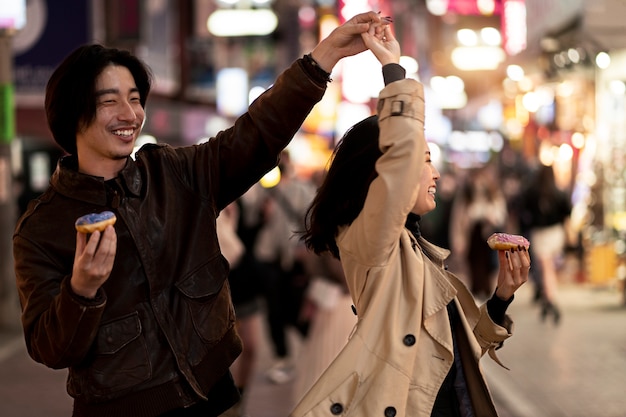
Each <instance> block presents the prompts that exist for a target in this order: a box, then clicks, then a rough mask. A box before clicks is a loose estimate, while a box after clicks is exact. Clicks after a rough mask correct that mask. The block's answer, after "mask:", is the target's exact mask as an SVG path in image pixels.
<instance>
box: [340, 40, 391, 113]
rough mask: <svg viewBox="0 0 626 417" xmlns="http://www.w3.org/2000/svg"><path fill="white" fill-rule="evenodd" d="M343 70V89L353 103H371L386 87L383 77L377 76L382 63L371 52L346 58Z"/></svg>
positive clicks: (344, 94)
mask: <svg viewBox="0 0 626 417" xmlns="http://www.w3.org/2000/svg"><path fill="white" fill-rule="evenodd" d="M342 71H343V72H342V76H341V78H342V81H343V82H342V83H341V91H342V93H343V96H344V97H345V98H346V99H347V100H349V101H350V102H352V103H369V102H370V100H371V99H372V97H377V96H378V94H379V93H380V90H382V89H383V87H384V82H383V81H382V80H381V77H380V76H377V75H378V74H380V72H379V71H380V63H379V62H378V60H376V57H374V54H372V53H371V52H368V53H362V54H358V55H355V56H351V57H349V58H345V59H344V60H343V70H342ZM372 80H375V81H372ZM363 86H366V88H363Z"/></svg>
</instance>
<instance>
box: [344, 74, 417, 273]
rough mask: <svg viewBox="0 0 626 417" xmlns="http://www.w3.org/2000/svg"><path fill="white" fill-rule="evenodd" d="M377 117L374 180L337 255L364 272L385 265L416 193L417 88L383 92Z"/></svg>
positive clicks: (400, 85) (397, 86)
mask: <svg viewBox="0 0 626 417" xmlns="http://www.w3.org/2000/svg"><path fill="white" fill-rule="evenodd" d="M378 117H379V126H380V137H379V146H380V149H381V151H382V153H383V154H382V156H381V157H380V158H379V159H378V161H377V162H376V171H377V173H378V176H377V177H376V178H375V179H374V181H373V182H372V184H371V185H370V188H369V191H368V193H367V197H366V199H365V204H364V206H363V209H362V210H361V212H360V213H359V215H358V216H357V218H356V219H355V220H354V222H353V223H352V225H351V226H350V227H349V228H348V230H347V231H346V233H345V234H344V235H343V236H342V237H341V240H342V241H343V242H345V243H346V245H347V246H346V245H344V246H343V247H342V249H343V250H344V251H347V252H349V253H350V254H351V256H354V257H355V258H356V259H357V260H359V261H360V262H362V263H363V264H364V265H370V266H376V265H382V264H384V263H385V262H387V260H388V259H389V254H390V253H391V252H392V251H393V249H394V248H395V247H397V245H398V244H399V241H400V235H401V233H402V230H403V229H404V224H405V221H406V217H407V215H408V214H409V212H410V211H411V209H412V208H413V206H414V204H415V199H416V197H417V194H418V191H419V175H420V173H421V171H422V169H423V168H424V164H425V154H424V153H425V151H426V141H425V137H424V89H423V86H422V84H420V83H419V82H417V81H415V80H412V79H405V80H400V81H396V82H393V83H391V84H389V85H388V86H386V87H385V88H384V89H383V90H382V91H381V93H380V96H379V102H378ZM347 242H349V243H347ZM338 243H339V244H341V242H338Z"/></svg>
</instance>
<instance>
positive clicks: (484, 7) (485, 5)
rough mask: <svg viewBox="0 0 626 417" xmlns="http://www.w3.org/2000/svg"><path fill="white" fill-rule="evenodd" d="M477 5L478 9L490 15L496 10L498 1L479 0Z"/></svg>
mask: <svg viewBox="0 0 626 417" xmlns="http://www.w3.org/2000/svg"><path fill="white" fill-rule="evenodd" d="M476 6H477V7H478V11H479V12H480V13H481V14H483V15H486V16H490V15H492V14H493V12H494V11H495V10H496V2H495V1H494V0H477V1H476Z"/></svg>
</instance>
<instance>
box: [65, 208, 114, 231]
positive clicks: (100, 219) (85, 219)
mask: <svg viewBox="0 0 626 417" xmlns="http://www.w3.org/2000/svg"><path fill="white" fill-rule="evenodd" d="M116 220H117V217H115V213H113V212H112V211H103V212H102V213H90V214H85V215H84V216H81V217H79V218H78V219H76V223H74V226H75V227H76V230H78V231H79V232H81V233H93V232H95V231H96V230H99V231H103V230H104V229H106V227H107V226H108V225H113V224H115V221H116Z"/></svg>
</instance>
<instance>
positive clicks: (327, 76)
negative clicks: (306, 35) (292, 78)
mask: <svg viewBox="0 0 626 417" xmlns="http://www.w3.org/2000/svg"><path fill="white" fill-rule="evenodd" d="M304 60H305V61H306V62H308V63H309V64H311V66H312V67H313V68H315V70H316V71H317V72H318V74H319V75H320V76H321V77H322V78H323V79H324V80H325V81H326V82H328V83H329V82H332V80H333V79H332V78H330V73H329V72H326V71H324V69H323V68H322V67H320V65H319V64H318V63H317V61H316V60H315V59H313V57H312V56H311V54H310V53H309V54H306V55H305V56H304Z"/></svg>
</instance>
